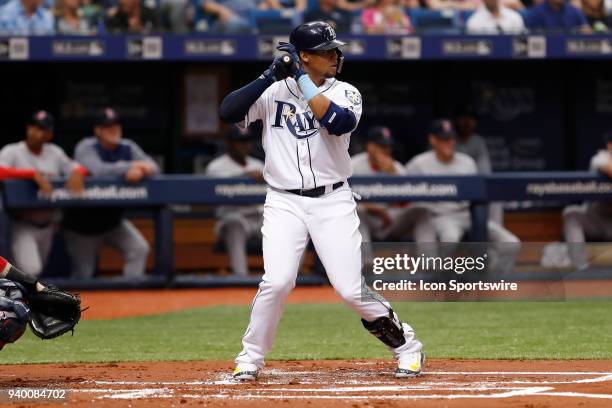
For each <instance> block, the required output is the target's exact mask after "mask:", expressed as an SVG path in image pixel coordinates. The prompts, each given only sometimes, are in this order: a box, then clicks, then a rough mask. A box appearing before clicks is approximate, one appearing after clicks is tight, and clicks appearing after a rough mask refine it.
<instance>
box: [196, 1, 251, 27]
mask: <svg viewBox="0 0 612 408" xmlns="http://www.w3.org/2000/svg"><path fill="white" fill-rule="evenodd" d="M257 5H258V1H257V0H216V1H215V0H203V3H202V8H203V9H204V11H205V12H206V13H208V14H211V15H212V16H214V17H215V18H216V21H215V22H214V23H213V25H212V26H211V28H210V31H211V32H214V33H225V34H231V33H247V32H251V30H252V27H251V25H250V23H249V11H250V10H253V9H255V8H257Z"/></svg>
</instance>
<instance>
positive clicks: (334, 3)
mask: <svg viewBox="0 0 612 408" xmlns="http://www.w3.org/2000/svg"><path fill="white" fill-rule="evenodd" d="M338 1H339V0H319V8H313V9H310V10H308V11H307V12H306V14H304V22H305V23H308V22H310V21H324V22H326V23H327V24H329V25H330V26H332V27H333V28H334V30H336V32H337V33H343V34H344V33H349V32H350V31H351V20H352V14H351V13H350V12H348V11H346V10H342V9H341V8H339V7H338Z"/></svg>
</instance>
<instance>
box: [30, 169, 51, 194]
mask: <svg viewBox="0 0 612 408" xmlns="http://www.w3.org/2000/svg"><path fill="white" fill-rule="evenodd" d="M34 182H35V183H36V184H37V185H38V189H39V191H40V192H41V193H42V194H43V195H44V196H50V195H51V193H53V186H52V185H51V183H50V182H49V180H47V178H46V177H45V176H44V175H43V174H42V173H41V172H39V171H37V172H35V173H34Z"/></svg>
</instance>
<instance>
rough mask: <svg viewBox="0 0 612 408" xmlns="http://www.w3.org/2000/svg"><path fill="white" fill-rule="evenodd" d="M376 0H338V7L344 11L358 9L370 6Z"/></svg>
mask: <svg viewBox="0 0 612 408" xmlns="http://www.w3.org/2000/svg"><path fill="white" fill-rule="evenodd" d="M374 4H376V0H338V8H339V9H340V10H346V11H359V10H363V9H366V8H368V7H372V6H374Z"/></svg>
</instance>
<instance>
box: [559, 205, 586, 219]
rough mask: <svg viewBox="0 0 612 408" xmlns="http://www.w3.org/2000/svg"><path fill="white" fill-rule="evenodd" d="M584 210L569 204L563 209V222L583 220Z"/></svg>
mask: <svg viewBox="0 0 612 408" xmlns="http://www.w3.org/2000/svg"><path fill="white" fill-rule="evenodd" d="M582 214H583V211H582V209H581V208H579V207H577V206H573V205H572V206H569V207H566V208H565V209H564V210H563V222H565V223H568V222H569V223H579V222H580V221H581V220H582Z"/></svg>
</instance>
